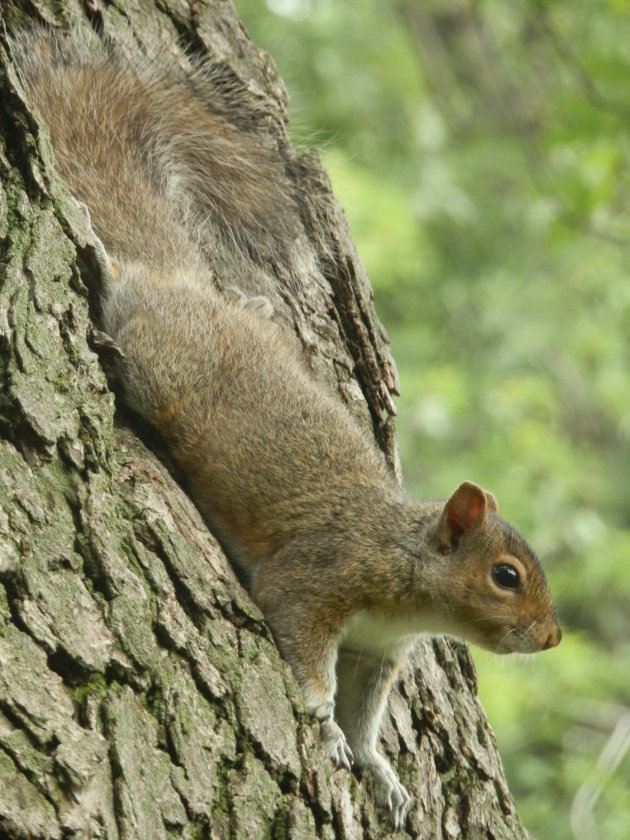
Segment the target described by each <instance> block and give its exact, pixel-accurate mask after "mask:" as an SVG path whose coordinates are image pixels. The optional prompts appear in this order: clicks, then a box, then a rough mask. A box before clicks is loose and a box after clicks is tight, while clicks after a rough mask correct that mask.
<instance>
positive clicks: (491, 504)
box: [486, 490, 499, 513]
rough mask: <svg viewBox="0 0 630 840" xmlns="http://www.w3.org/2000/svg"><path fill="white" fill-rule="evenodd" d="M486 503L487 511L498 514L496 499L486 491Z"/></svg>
mask: <svg viewBox="0 0 630 840" xmlns="http://www.w3.org/2000/svg"><path fill="white" fill-rule="evenodd" d="M486 502H487V503H488V510H491V511H492V513H498V512H499V503H498V502H497V500H496V497H495V496H494V494H493V493H489V492H488V491H487V490H486Z"/></svg>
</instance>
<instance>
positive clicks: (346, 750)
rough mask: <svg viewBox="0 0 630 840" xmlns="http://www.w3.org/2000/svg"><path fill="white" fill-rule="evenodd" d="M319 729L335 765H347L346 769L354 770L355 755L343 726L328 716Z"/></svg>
mask: <svg viewBox="0 0 630 840" xmlns="http://www.w3.org/2000/svg"><path fill="white" fill-rule="evenodd" d="M319 731H320V735H321V739H322V743H323V744H324V746H325V747H326V751H327V753H328V755H329V756H330V760H331V761H332V763H333V764H334V765H335V767H336V768H339V767H345V768H346V770H352V765H353V764H354V756H353V755H352V750H351V749H350V747H349V746H348V742H347V741H346V736H345V735H344V734H343V732H342V730H341V728H340V727H339V726H338V725H337V724H336V723H335V721H334V720H333V719H332V718H328V720H324V721H322V722H321V723H320V725H319Z"/></svg>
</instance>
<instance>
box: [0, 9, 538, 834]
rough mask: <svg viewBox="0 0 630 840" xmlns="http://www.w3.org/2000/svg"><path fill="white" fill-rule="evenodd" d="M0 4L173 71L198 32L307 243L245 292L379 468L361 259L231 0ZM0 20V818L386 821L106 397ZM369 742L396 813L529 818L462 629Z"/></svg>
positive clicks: (249, 827)
mask: <svg viewBox="0 0 630 840" xmlns="http://www.w3.org/2000/svg"><path fill="white" fill-rule="evenodd" d="M3 7H4V23H6V24H8V26H9V27H10V26H13V25H18V24H21V23H24V22H25V18H26V19H27V20H29V21H42V20H43V21H46V22H48V23H50V24H51V25H58V24H64V25H66V26H73V27H76V26H94V27H99V28H100V29H101V31H102V32H103V33H105V34H106V35H107V36H108V37H109V38H111V39H112V40H113V41H115V42H117V43H123V44H124V48H125V49H128V50H138V51H146V52H148V53H149V54H151V55H156V54H159V55H160V56H161V60H163V61H168V62H173V63H178V64H179V65H180V66H181V67H183V68H185V66H186V58H185V52H186V50H190V49H194V50H201V51H203V52H205V53H207V55H208V56H209V57H210V59H211V60H212V61H213V62H214V63H215V65H216V66H217V68H220V70H221V78H222V79H223V80H224V81H225V85H226V90H227V89H228V88H229V90H230V92H231V96H232V97H233V96H234V95H235V92H238V95H239V96H240V97H242V113H243V119H244V120H246V121H247V122H248V125H250V126H251V125H256V126H257V130H259V131H260V132H261V135H262V134H265V135H266V136H267V137H273V138H275V142H277V143H278V145H279V147H280V149H281V150H282V153H283V155H284V156H285V158H286V161H287V168H288V170H289V172H290V173H291V177H292V178H293V179H294V180H295V181H296V182H297V183H299V187H300V193H301V195H302V196H303V199H302V202H303V206H302V216H303V223H304V229H305V234H306V235H307V236H308V237H309V238H310V239H311V241H312V242H313V243H314V245H315V247H316V250H317V253H318V255H319V269H320V270H319V276H318V277H317V278H316V279H315V280H313V281H311V282H310V284H309V285H308V287H306V288H303V289H302V290H301V291H298V292H289V291H288V289H289V288H291V289H295V287H296V285H297V284H293V285H291V286H289V285H288V284H287V282H286V280H287V278H285V277H283V267H282V265H278V266H275V276H276V278H277V285H276V286H275V287H274V288H271V289H270V288H265V289H260V288H259V287H257V286H256V284H257V283H258V282H259V281H258V280H257V279H256V278H254V279H253V280H252V289H251V290H245V291H246V292H252V291H257V292H258V293H260V292H263V293H264V294H267V295H268V296H269V297H271V298H272V300H273V303H274V306H275V308H276V312H278V313H279V315H280V316H281V318H282V319H283V320H284V321H285V323H286V325H287V328H289V329H291V330H293V332H294V334H296V335H297V337H298V339H299V341H300V342H301V344H302V347H303V349H304V352H305V353H306V354H307V356H308V358H309V360H310V362H311V364H312V366H313V368H314V370H315V371H316V372H317V374H318V375H319V376H320V377H321V379H322V380H324V381H326V382H327V383H328V384H329V385H330V387H332V388H335V389H336V390H337V392H338V394H339V397H340V399H343V400H344V401H345V402H346V404H347V405H348V406H349V407H350V409H351V410H352V411H353V412H354V413H355V414H356V415H357V416H358V417H359V418H360V419H361V420H362V422H364V423H365V424H367V425H369V427H370V428H372V429H373V431H374V433H375V434H376V437H377V439H378V441H379V443H380V445H381V446H382V448H383V449H384V451H385V452H386V454H387V457H388V458H389V461H390V463H391V464H392V466H393V468H395V465H396V462H397V456H396V446H395V441H394V437H393V424H392V420H391V417H390V415H391V411H392V403H391V397H390V393H391V392H392V391H394V390H395V388H396V374H395V368H394V364H393V362H392V360H391V358H390V354H389V350H388V345H387V340H386V337H385V335H384V333H383V330H382V328H381V326H380V324H379V322H378V320H377V319H376V316H375V314H374V310H373V305H372V295H371V290H370V286H369V283H368V280H367V277H366V275H365V272H364V270H363V268H362V266H361V263H360V261H359V259H358V258H357V255H356V253H355V250H354V247H353V245H352V242H351V239H350V235H349V232H348V229H347V225H346V222H345V219H344V217H343V214H342V212H341V211H340V209H339V207H338V205H337V204H336V202H335V200H334V197H333V195H332V192H331V189H330V184H329V181H328V178H327V176H326V173H325V172H324V171H323V169H322V167H321V165H320V163H319V160H318V158H317V155H316V154H314V153H312V152H308V153H306V154H303V155H296V153H295V152H294V151H293V150H292V149H291V147H290V145H289V144H288V141H287V139H286V135H285V128H284V124H285V121H286V110H285V105H286V102H285V91H284V88H283V86H282V83H281V81H280V80H279V79H278V76H277V74H276V71H275V68H274V66H273V64H272V62H271V61H270V59H269V58H268V56H266V55H265V54H264V53H262V52H261V51H260V50H259V49H257V48H256V47H255V46H254V45H253V44H252V43H251V41H250V40H249V39H248V37H247V34H246V32H245V31H244V29H243V27H242V25H241V24H240V23H239V21H238V19H237V17H236V15H235V12H234V9H233V8H232V6H231V4H230V3H229V2H226V0H194V2H192V3H191V4H189V3H188V2H184V0H159V2H157V3H156V4H155V5H153V4H152V3H150V2H148V0H147V2H143V0H120V2H116V3H113V4H110V3H108V2H106V0H87V2H86V3H85V4H82V3H81V2H79V0H64V2H63V3H61V2H56V1H55V0H31V2H29V0H13V2H12V0H5V2H4V3H3ZM0 30H1V31H0V62H1V71H2V72H1V76H0V85H1V87H0V134H1V138H0V170H1V173H2V186H1V189H0V237H1V239H2V244H1V246H0V247H1V257H0V305H1V320H0V364H1V367H2V394H1V396H0V433H1V438H2V439H1V440H0V836H2V837H11V838H27V837H28V838H44V837H45V838H61V837H80V838H84V837H107V838H118V837H121V838H140V840H154V838H162V837H168V836H178V837H179V836H181V837H184V838H198V837H212V838H228V837H235V838H243V837H247V838H250V840H253V838H258V837H261V838H262V837H291V838H300V840H301V839H302V838H311V837H312V838H315V837H317V838H332V837H344V838H346V837H347V838H358V837H366V838H375V837H381V836H383V835H386V834H389V829H388V827H387V823H386V821H385V820H384V819H383V817H382V815H379V814H377V813H375V811H374V809H373V807H372V805H371V799H370V792H369V789H368V787H367V785H366V784H365V783H364V782H362V781H361V780H360V779H359V778H357V777H356V776H354V775H349V774H347V773H345V772H341V771H338V772H333V771H332V769H331V767H330V766H329V763H328V761H327V760H326V758H325V757H324V755H323V754H322V752H321V751H320V749H319V746H318V743H317V728H316V726H314V725H313V723H312V722H311V721H310V720H309V719H308V718H307V717H306V716H305V714H304V709H303V703H302V699H301V697H300V695H299V691H298V689H297V687H296V685H295V683H294V681H293V678H292V676H291V673H290V671H289V668H288V667H287V665H286V664H285V663H284V662H283V661H282V660H281V659H280V657H279V655H278V653H277V650H276V648H275V646H274V644H273V641H272V639H271V636H270V634H269V631H268V630H267V628H266V626H265V623H264V620H263V618H262V616H261V614H260V613H259V611H258V610H257V609H256V607H255V606H254V605H253V604H252V603H251V602H250V601H249V599H248V598H247V596H246V594H245V593H244V592H243V591H242V589H241V588H240V587H239V585H238V584H237V582H236V580H235V578H234V576H233V574H232V572H231V570H230V567H229V565H228V563H227V561H226V559H225V557H224V556H223V555H222V553H221V551H220V549H219V547H218V545H217V542H216V541H215V539H214V538H213V536H212V534H210V533H209V531H208V530H207V528H206V526H205V525H204V522H203V521H202V519H201V517H200V516H199V514H198V513H197V511H196V509H195V508H194V506H193V505H192V504H191V502H190V501H189V500H188V499H187V497H186V496H185V494H184V493H183V491H182V490H181V489H180V488H179V486H178V485H177V483H176V481H175V480H174V478H173V477H172V475H171V473H170V472H169V470H168V469H167V468H166V467H165V465H164V459H163V458H162V457H160V456H161V455H163V453H161V451H160V447H159V444H158V443H157V442H156V441H154V440H152V439H151V437H150V436H149V435H148V434H147V431H146V429H142V428H138V426H137V424H134V421H133V418H129V417H125V416H119V415H117V414H115V409H114V398H113V396H112V393H111V392H110V390H109V389H108V385H107V381H106V378H105V376H104V374H103V371H102V368H101V365H100V363H99V358H98V356H97V355H96V353H95V352H94V351H95V349H97V347H96V342H95V338H94V334H93V332H92V329H91V326H90V320H89V314H88V295H87V292H86V290H85V286H84V284H83V280H85V281H88V282H89V281H90V279H93V278H92V277H91V275H92V267H93V262H94V261H93V254H92V251H91V247H90V244H89V237H88V236H87V234H86V231H85V230H84V228H83V227H82V220H81V219H80V218H79V217H78V215H77V213H76V211H75V209H74V208H73V206H72V204H71V202H69V201H68V196H67V193H66V191H65V188H64V186H63V184H62V183H61V182H60V180H59V179H58V177H57V176H56V175H55V172H54V167H53V161H52V157H51V152H50V146H49V142H48V139H47V135H46V132H45V131H44V130H43V129H42V126H41V125H39V124H38V122H37V120H36V118H35V117H34V115H33V114H32V113H31V112H30V111H29V108H28V105H27V102H26V100H25V97H24V92H23V90H22V87H21V85H20V82H19V79H18V77H17V75H16V73H15V70H14V68H13V67H12V65H11V62H10V56H9V55H8V53H7V43H6V40H5V33H4V25H3V24H0ZM79 266H81V267H82V269H83V270H82V273H80V271H79ZM226 285H229V279H228V280H227V281H226ZM298 288H299V287H298ZM384 418H385V419H384ZM383 747H384V749H386V751H387V752H388V754H389V755H390V756H391V757H392V760H393V761H394V763H395V764H396V765H397V767H398V771H399V774H400V776H401V778H402V780H403V782H404V783H405V784H406V785H407V787H408V788H409V790H410V791H411V792H412V793H413V795H414V796H415V805H414V808H413V810H412V813H411V815H410V817H409V820H408V824H407V831H408V833H409V835H411V836H414V837H424V838H454V837H458V836H465V837H475V838H476V837H494V838H515V837H526V836H527V834H526V832H525V831H524V830H523V828H522V826H521V824H520V822H519V819H518V816H517V813H516V810H515V806H514V803H513V801H512V799H511V797H510V794H509V792H508V789H507V786H506V782H505V779H504V775H503V770H502V767H501V763H500V759H499V756H498V754H497V750H496V746H495V742H494V738H493V736H492V733H491V731H490V729H489V728H488V724H487V722H486V719H485V717H484V714H483V711H482V709H481V707H480V705H479V702H478V700H477V697H476V682H475V673H474V669H473V666H472V664H471V661H470V658H469V655H468V652H467V650H466V648H465V647H464V646H463V645H459V644H454V643H444V642H438V641H426V642H423V643H420V644H418V650H417V654H416V656H415V658H414V661H413V663H412V664H411V666H410V667H409V668H408V669H407V672H406V673H405V674H404V676H403V679H402V681H401V685H400V689H399V690H398V691H395V692H394V693H393V695H392V697H391V700H390V705H389V714H388V717H387V720H386V723H385V726H384V732H383Z"/></svg>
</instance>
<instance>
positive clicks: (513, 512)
mask: <svg viewBox="0 0 630 840" xmlns="http://www.w3.org/2000/svg"><path fill="white" fill-rule="evenodd" d="M236 6H237V8H238V11H239V14H240V15H241V18H242V19H243V21H244V22H245V24H246V26H247V28H248V30H249V32H250V34H251V36H252V38H253V39H254V40H255V41H256V42H257V43H258V44H260V45H261V46H263V47H264V48H265V49H266V50H268V51H269V52H270V53H271V55H272V56H273V57H274V59H275V61H276V63H277V65H278V67H279V70H280V73H281V75H282V76H283V78H284V80H285V81H286V83H287V86H288V89H289V92H290V97H291V123H292V126H291V130H292V136H293V138H294V140H295V141H296V143H297V144H298V145H302V146H305V145H313V144H314V145H317V146H319V147H320V149H321V154H322V157H323V160H324V162H325V164H326V166H327V168H328V170H329V172H330V174H331V177H332V180H333V184H334V186H335V189H336V192H337V194H338V196H339V198H340V200H341V203H342V205H343V206H344V208H345V210H346V213H347V216H348V219H349V221H350V226H351V228H352V231H353V234H354V237H355V241H356V243H357V247H358V249H359V253H360V254H361V256H362V259H363V261H364V263H365V265H366V267H367V270H368V273H369V275H370V279H371V281H372V284H373V286H374V290H375V294H376V299H377V308H378V311H379V313H380V316H381V319H382V320H383V322H384V323H385V326H386V328H387V330H388V333H389V336H390V339H391V342H392V346H393V351H394V355H395V358H396V360H397V363H398V367H399V372H400V378H401V384H402V396H401V397H400V399H399V400H398V405H399V420H398V430H399V438H400V446H401V455H402V460H403V469H404V473H405V480H406V484H407V486H408V488H409V490H410V491H412V492H413V493H414V494H415V495H417V496H419V497H436V496H438V497H439V496H442V497H443V496H446V495H448V493H449V492H451V490H452V489H454V488H455V486H456V485H457V484H458V483H459V482H460V481H461V480H463V479H465V478H471V479H473V480H475V481H478V482H479V483H481V484H483V485H484V486H486V487H487V488H488V489H490V490H492V491H493V492H494V493H495V495H496V496H497V498H498V499H499V504H500V508H501V511H502V513H503V514H504V515H505V516H506V518H509V519H510V520H511V521H512V522H514V523H515V524H516V525H517V527H519V528H520V529H521V530H522V531H523V532H524V533H525V534H526V535H527V536H528V539H529V541H530V542H531V543H532V545H534V546H535V547H536V549H537V551H538V553H539V554H540V556H541V558H542V560H543V563H544V566H545V568H546V570H547V572H548V577H549V581H550V586H551V588H552V591H553V592H554V594H555V596H556V598H557V601H558V606H559V611H560V616H561V621H562V624H563V627H564V630H565V635H564V639H563V642H562V645H561V646H560V647H559V648H558V649H557V650H554V651H551V652H548V653H545V654H543V655H541V656H537V657H531V658H521V659H518V658H499V657H494V656H492V655H491V654H486V653H484V652H482V651H475V652H474V653H475V661H476V663H477V667H478V671H479V678H480V694H481V698H482V701H483V703H484V705H485V707H486V710H487V712H488V715H489V717H490V720H491V723H492V725H493V727H494V729H495V732H496V735H497V739H498V742H499V747H500V750H501V754H502V756H503V760H504V763H505V766H506V771H507V775H508V779H509V782H510V785H511V788H512V791H513V793H514V795H515V797H516V800H517V803H518V805H519V809H520V812H521V816H522V818H523V820H524V822H525V824H526V826H527V827H528V828H529V830H530V831H531V832H532V834H533V835H534V836H535V837H537V838H539V840H562V839H563V838H577V839H578V840H595V838H598V837H599V838H602V840H616V838H619V840H622V839H623V840H626V838H627V837H628V836H630V785H629V782H630V641H629V638H628V637H629V632H628V631H629V628H630V480H629V466H630V456H629V449H628V442H629V438H630V382H629V379H628V362H629V361H630V347H629V341H628V331H629V328H630V258H629V256H628V246H629V245H630V133H629V130H628V129H629V128H630V4H629V3H628V2H626V1H625V0H600V2H592V0H573V2H571V3H566V2H559V0H529V1H528V2H527V1H526V0H524V2H521V3H505V2H504V0H489V1H488V2H485V0H478V1H477V2H472V0H471V2H466V0H415V1H414V0H408V2H405V0H399V2H393V0H392V2H385V0H345V2H344V0H266V3H265V2H263V0H236Z"/></svg>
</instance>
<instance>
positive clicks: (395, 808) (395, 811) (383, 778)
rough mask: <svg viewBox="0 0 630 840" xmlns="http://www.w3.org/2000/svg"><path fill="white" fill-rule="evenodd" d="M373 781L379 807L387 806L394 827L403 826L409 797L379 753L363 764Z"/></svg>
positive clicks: (409, 803) (409, 802)
mask: <svg viewBox="0 0 630 840" xmlns="http://www.w3.org/2000/svg"><path fill="white" fill-rule="evenodd" d="M363 767H364V769H365V770H367V771H368V772H369V773H370V774H371V776H372V780H373V783H374V797H375V799H376V802H377V804H378V805H380V806H381V808H387V810H388V811H389V818H390V820H391V823H392V825H393V826H394V828H395V829H401V828H404V825H405V822H406V819H407V812H408V811H409V808H410V807H411V801H412V800H411V797H410V796H409V794H408V793H407V789H406V788H405V787H404V786H403V785H401V783H400V781H399V780H398V776H397V775H396V774H395V773H394V771H393V770H392V768H391V767H390V766H389V764H388V763H387V762H386V761H385V759H384V758H382V756H380V755H378V754H377V755H375V756H374V758H373V760H371V761H370V762H369V763H366V764H364V765H363Z"/></svg>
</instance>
